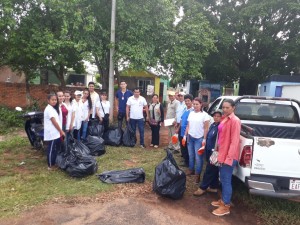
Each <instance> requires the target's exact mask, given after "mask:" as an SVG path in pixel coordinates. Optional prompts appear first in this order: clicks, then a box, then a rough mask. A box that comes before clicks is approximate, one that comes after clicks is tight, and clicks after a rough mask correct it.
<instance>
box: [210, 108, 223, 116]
mask: <svg viewBox="0 0 300 225" xmlns="http://www.w3.org/2000/svg"><path fill="white" fill-rule="evenodd" d="M216 113H219V114H220V115H221V116H222V115H223V112H222V110H220V109H217V110H216V111H214V112H213V113H212V114H211V115H212V116H214V115H215V114H216Z"/></svg>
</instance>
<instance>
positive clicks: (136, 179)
mask: <svg viewBox="0 0 300 225" xmlns="http://www.w3.org/2000/svg"><path fill="white" fill-rule="evenodd" d="M97 176H98V177H99V179H100V180H101V181H102V182H104V183H109V184H118V183H143V182H144V181H145V176H146V175H145V171H144V169H143V168H133V169H128V170H112V171H105V172H103V173H101V174H98V175H97Z"/></svg>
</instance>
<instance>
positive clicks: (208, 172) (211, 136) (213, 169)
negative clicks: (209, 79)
mask: <svg viewBox="0 0 300 225" xmlns="http://www.w3.org/2000/svg"><path fill="white" fill-rule="evenodd" d="M212 117H213V119H214V122H213V123H212V124H211V125H210V127H209V130H208V132H207V137H206V144H205V156H206V162H207V163H206V169H205V172H204V175H203V180H202V182H201V183H200V185H199V188H198V190H197V191H195V192H194V196H201V195H203V194H204V193H205V192H213V193H217V192H218V190H217V188H218V187H219V168H218V167H217V166H214V165H212V164H210V162H209V158H210V156H211V154H212V152H213V151H212V150H213V149H215V146H216V140H217V136H218V126H219V124H220V122H221V118H222V111H221V110H216V111H215V112H213V114H212Z"/></svg>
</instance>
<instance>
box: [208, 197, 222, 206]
mask: <svg viewBox="0 0 300 225" xmlns="http://www.w3.org/2000/svg"><path fill="white" fill-rule="evenodd" d="M222 203H223V201H222V200H221V199H219V200H218V201H213V202H211V203H210V204H211V205H212V206H215V207H220V205H222Z"/></svg>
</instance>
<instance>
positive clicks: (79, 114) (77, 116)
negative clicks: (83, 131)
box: [69, 91, 83, 140]
mask: <svg viewBox="0 0 300 225" xmlns="http://www.w3.org/2000/svg"><path fill="white" fill-rule="evenodd" d="M74 95H75V99H74V100H73V101H72V119H71V123H70V127H69V130H70V132H71V131H72V130H73V135H74V138H76V139H77V140H80V128H81V123H82V120H83V104H82V101H81V96H82V91H75V93H74Z"/></svg>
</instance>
